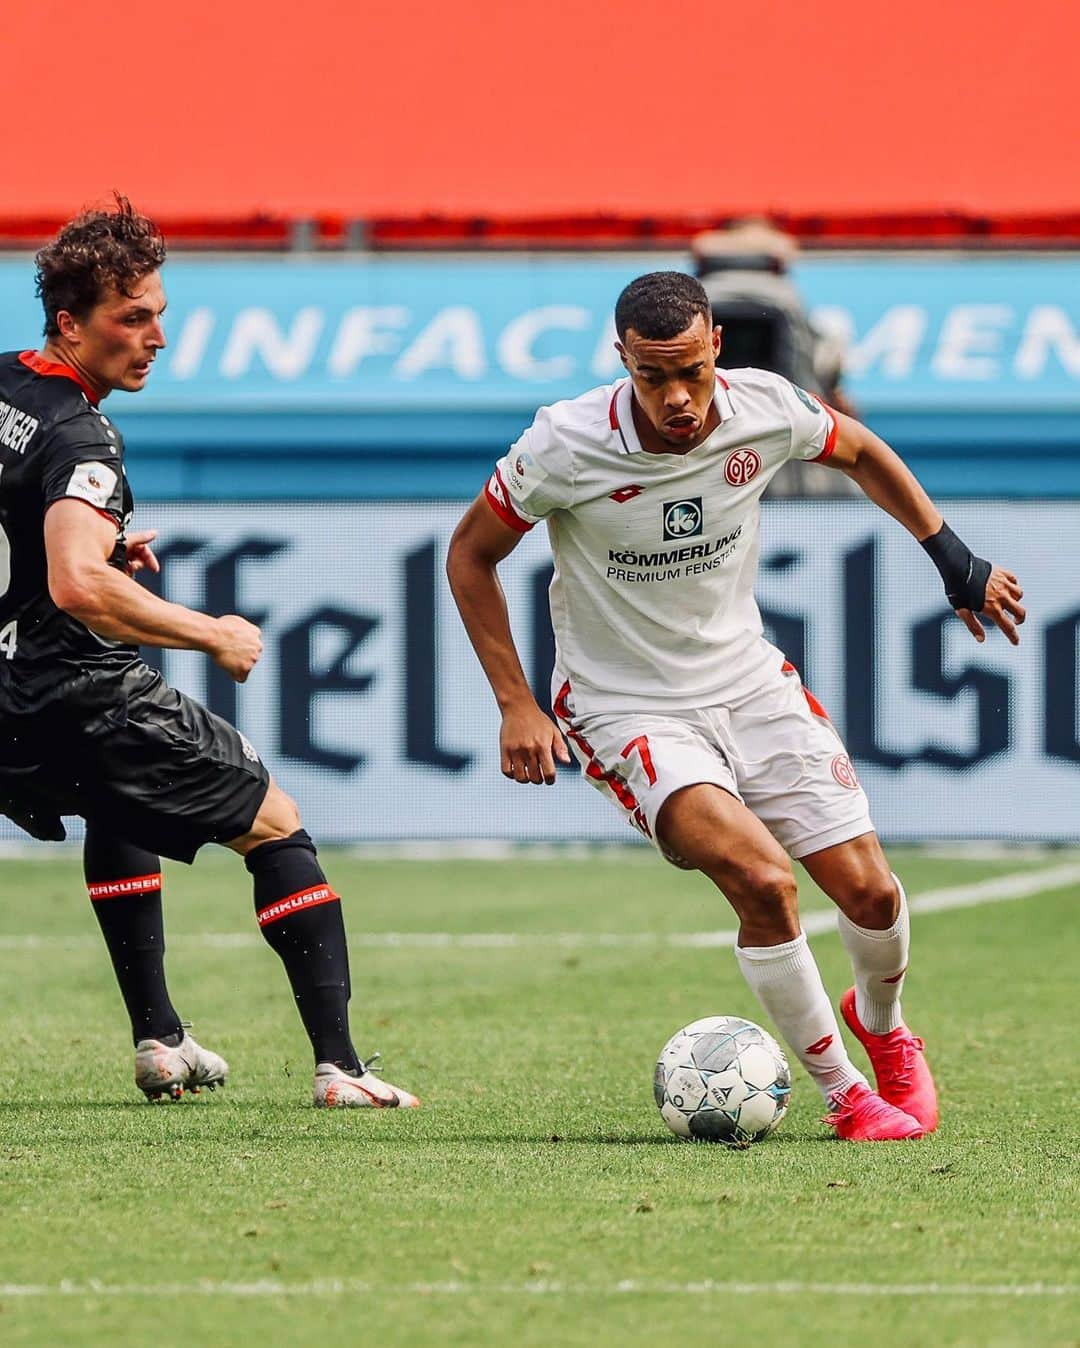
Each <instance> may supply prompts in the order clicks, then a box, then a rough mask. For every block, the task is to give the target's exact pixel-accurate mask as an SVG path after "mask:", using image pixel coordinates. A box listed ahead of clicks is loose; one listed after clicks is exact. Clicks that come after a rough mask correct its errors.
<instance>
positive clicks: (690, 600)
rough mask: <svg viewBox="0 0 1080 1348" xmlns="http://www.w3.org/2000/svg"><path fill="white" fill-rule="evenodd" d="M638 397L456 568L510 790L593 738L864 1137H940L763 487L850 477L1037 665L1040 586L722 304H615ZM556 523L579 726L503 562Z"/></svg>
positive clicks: (564, 458) (621, 795) (596, 421)
mask: <svg viewBox="0 0 1080 1348" xmlns="http://www.w3.org/2000/svg"><path fill="white" fill-rule="evenodd" d="M615 326H616V329H617V332H618V338H619V340H618V350H619V353H620V355H621V357H622V360H623V364H624V365H625V367H626V370H627V374H628V377H627V378H625V379H623V380H620V381H619V382H617V383H615V384H612V385H608V386H606V387H602V388H597V389H593V390H592V391H591V392H588V393H584V394H582V395H581V396H580V397H578V398H573V399H568V400H566V401H564V402H559V403H556V404H555V405H554V406H552V407H545V408H541V409H540V411H539V412H538V413H537V416H536V419H535V420H534V422H533V424H532V425H531V426H530V427H529V428H528V430H526V431H525V433H524V434H523V435H522V436H521V438H520V439H519V440H518V441H517V442H516V443H515V444H514V445H513V446H512V447H511V449H510V450H509V452H508V453H507V454H506V455H505V457H504V458H502V459H500V461H499V462H498V464H497V465H496V468H495V471H494V473H493V474H492V476H491V478H490V480H489V481H488V484H487V486H486V488H485V489H484V491H483V492H481V494H480V495H479V497H478V498H477V499H476V501H475V502H474V503H473V504H472V506H470V508H469V510H468V511H467V512H466V514H465V516H464V518H463V519H462V521H461V523H460V524H459V525H458V528H457V530H456V531H455V533H454V537H453V539H452V540H451V544H450V549H449V554H448V557H447V574H448V576H449V579H450V585H451V588H452V590H453V593H454V598H455V599H456V601H457V604H458V608H459V610H460V612H461V616H462V620H463V621H464V624H465V628H466V630H467V632H468V634H469V638H470V640H471V641H472V644H473V647H474V648H475V650H476V653H477V655H478V657H479V659H480V663H481V665H482V666H483V669H484V672H485V674H486V675H487V677H488V681H489V682H490V684H491V687H492V690H493V691H494V694H495V697H496V700H497V702H498V704H499V707H500V709H501V711H502V726H501V730H500V753H501V761H502V771H503V773H504V775H505V776H507V777H510V778H512V779H513V780H514V781H517V782H522V783H534V784H536V783H544V782H546V783H549V784H550V783H553V782H554V781H555V762H556V760H559V761H561V762H568V761H569V754H568V752H567V748H566V743H565V741H564V739H563V735H565V736H566V738H567V739H568V740H569V741H570V743H571V745H572V746H573V749H574V753H575V755H576V756H577V758H578V760H579V762H580V763H581V765H582V767H583V769H584V772H585V775H586V777H587V779H588V780H589V781H590V782H591V783H592V785H593V786H594V787H596V788H597V789H598V790H599V791H600V792H601V794H602V795H603V796H604V797H605V798H606V799H607V800H608V801H609V802H610V803H611V804H612V805H614V806H615V807H616V808H617V809H618V810H619V811H620V812H621V813H622V814H623V817H624V818H626V819H627V821H628V822H630V823H631V824H633V825H634V826H636V827H637V828H638V829H639V830H640V831H641V832H642V833H643V834H644V835H645V837H647V838H648V839H650V840H651V841H652V843H653V844H654V846H655V847H656V848H657V850H658V851H659V852H660V854H661V855H662V856H663V857H664V858H665V859H666V860H668V861H671V862H672V863H673V864H675V865H677V866H680V867H683V868H686V869H691V870H695V869H696V870H700V871H701V872H702V873H703V874H704V875H706V876H707V877H708V878H709V879H710V880H711V881H712V882H713V883H714V884H715V885H716V886H717V888H718V889H719V890H720V891H721V892H722V893H723V894H724V895H725V897H726V898H727V899H728V901H729V902H730V904H731V906H732V907H733V908H734V910H735V912H736V914H737V915H738V918H739V937H738V947H737V950H736V954H737V958H738V962H739V967H740V969H741V970H742V973H743V976H744V977H745V978H746V981H747V983H748V984H749V986H750V988H751V990H752V991H753V993H754V994H755V996H756V997H757V998H758V1000H759V1001H760V1003H761V1005H762V1006H763V1007H764V1008H765V1010H766V1011H767V1012H768V1014H769V1015H770V1016H771V1018H772V1020H773V1022H774V1023H775V1024H776V1026H777V1027H778V1029H779V1031H780V1033H781V1035H782V1036H783V1038H784V1039H785V1040H786V1041H787V1043H788V1044H789V1045H790V1046H791V1048H792V1050H793V1051H794V1053H795V1054H796V1056H797V1057H798V1058H799V1061H800V1062H801V1063H802V1064H803V1066H804V1067H805V1068H806V1071H807V1072H808V1074H809V1075H810V1077H811V1079H812V1080H813V1081H814V1084H815V1085H816V1086H817V1087H818V1089H819V1090H820V1092H821V1094H822V1097H823V1099H824V1100H825V1101H826V1102H827V1104H828V1106H829V1110H830V1112H829V1115H828V1118H827V1122H828V1123H829V1124H831V1125H832V1126H833V1127H834V1128H835V1129H836V1133H837V1135H838V1136H839V1137H842V1138H846V1139H849V1140H852V1141H879V1140H902V1139H906V1138H917V1137H921V1136H922V1135H923V1134H924V1133H927V1132H932V1131H933V1130H934V1128H936V1127H937V1122H938V1105H937V1094H936V1090H935V1086H934V1081H933V1077H932V1075H931V1073H930V1069H929V1068H928V1066H927V1064H926V1060H925V1058H924V1057H923V1052H922V1049H923V1043H922V1040H921V1039H918V1038H916V1037H915V1035H913V1034H912V1033H911V1031H910V1030H909V1029H908V1027H907V1026H906V1025H905V1024H904V1021H903V1018H902V1015H901V1009H900V994H901V989H902V987H903V982H904V974H905V971H906V969H907V965H908V947H909V927H908V912H907V903H906V900H905V897H904V890H903V886H902V885H901V884H900V881H899V880H898V879H897V877H896V876H895V875H893V874H892V872H891V870H890V868H889V864H888V862H887V861H886V859H885V855H884V852H883V851H882V848H881V844H880V842H879V841H878V837H877V834H876V833H875V831H874V826H873V824H872V822H871V819H870V812H869V805H868V803H867V800H866V796H865V795H864V793H863V791H862V788H861V787H860V785H859V782H858V780H857V778H856V776H855V770H854V768H853V766H852V763H851V760H850V758H849V757H848V755H847V753H846V752H845V751H844V746H843V743H842V742H841V739H840V736H839V734H838V733H837V731H836V729H835V728H834V726H833V725H832V722H831V721H830V720H829V718H828V716H827V714H826V712H825V710H824V708H823V707H822V706H821V704H820V703H819V702H818V701H817V700H816V699H815V698H814V696H813V695H812V694H811V693H810V692H809V691H808V690H804V689H803V686H802V683H801V680H800V678H799V674H798V671H797V670H796V669H795V668H794V666H793V665H791V664H790V663H789V662H788V661H787V660H786V659H785V658H784V655H783V653H782V652H780V651H779V650H777V649H776V647H774V646H772V645H770V643H769V642H767V641H766V640H765V639H764V636H763V631H762V621H761V615H760V613H759V612H758V609H757V605H756V603H755V601H754V581H755V578H756V572H757V561H758V527H759V516H760V511H759V505H758V502H759V500H760V497H761V494H762V491H763V489H764V488H765V486H766V484H767V483H768V482H769V481H770V480H771V479H772V478H773V477H774V475H775V474H776V473H777V472H778V471H779V470H780V469H781V468H782V467H783V466H784V465H785V464H786V463H789V462H791V461H804V462H810V461H814V460H816V461H818V462H819V463H822V464H824V465H826V468H824V469H823V470H822V471H828V469H833V470H838V472H837V475H838V476H839V475H846V476H847V477H848V478H850V479H851V480H852V481H853V482H854V483H855V484H857V486H858V487H859V489H860V490H861V491H862V492H863V493H865V495H866V496H868V497H869V498H870V500H872V501H873V502H874V503H875V504H876V505H877V506H879V507H880V508H881V509H882V510H884V511H886V512H887V513H888V514H890V515H892V516H893V517H894V518H895V519H897V520H898V521H899V522H900V523H901V524H902V525H903V526H904V527H905V528H906V529H907V530H908V531H909V532H910V533H911V534H912V535H913V536H914V537H915V538H916V539H917V540H918V541H919V542H921V544H922V546H923V548H924V549H925V550H926V552H927V553H928V554H929V556H930V557H931V559H932V560H933V562H934V564H935V566H936V567H937V568H938V571H939V573H940V574H941V577H942V580H943V582H944V584H945V591H946V596H947V598H948V600H949V602H950V604H951V605H952V607H953V608H954V609H955V610H956V611H957V612H958V613H959V615H960V617H961V619H962V620H963V622H964V623H965V625H966V626H967V628H968V630H969V631H970V632H971V633H972V635H973V636H974V637H975V639H976V640H978V641H982V640H984V639H985V631H984V628H983V626H982V624H981V623H980V621H979V619H978V618H977V617H976V616H975V615H976V613H980V612H981V613H984V614H985V615H986V617H987V618H988V619H989V620H990V621H992V622H993V623H995V624H996V625H997V626H998V627H999V628H1000V629H1001V630H1002V631H1003V632H1004V633H1005V635H1006V636H1007V637H1008V639H1009V640H1010V641H1011V642H1012V643H1013V644H1014V645H1015V644H1016V643H1017V642H1018V640H1019V638H1018V635H1017V630H1016V628H1017V625H1018V624H1019V623H1022V622H1023V620H1024V610H1023V608H1022V607H1021V606H1020V599H1021V598H1022V593H1021V590H1020V587H1019V585H1018V583H1017V580H1016V577H1015V576H1013V575H1011V574H1010V573H1009V572H1006V571H1003V570H1002V569H1001V568H1000V567H994V566H991V564H990V563H989V562H987V561H984V560H983V559H982V558H979V557H976V556H974V554H973V553H972V552H971V551H970V549H969V548H968V547H967V546H966V545H965V544H964V543H963V542H961V540H960V539H959V538H957V537H956V535H955V534H954V533H953V532H952V530H951V529H950V528H949V527H948V525H947V524H946V523H945V522H944V520H943V519H942V518H941V515H940V514H939V513H938V511H937V509H936V508H935V507H934V505H933V503H932V502H931V501H930V499H929V498H928V497H927V495H926V493H925V492H924V491H923V489H922V487H920V485H919V483H918V482H917V481H916V480H915V478H914V477H913V476H912V474H911V473H910V472H909V470H908V469H907V468H906V467H905V466H904V464H903V462H902V461H901V460H900V459H899V458H898V457H897V455H896V454H894V453H893V451H892V450H891V449H890V448H889V447H888V445H886V444H885V443H884V442H883V441H882V440H880V439H879V438H878V437H877V436H876V435H874V434H873V432H871V431H869V430H867V429H866V427H865V426H862V425H860V424H859V423H858V422H857V421H855V420H853V419H852V418H850V417H847V416H844V415H843V414H842V413H839V412H833V411H831V410H830V409H829V408H827V407H826V406H825V404H824V403H822V402H821V401H819V400H818V399H816V398H815V397H814V396H813V395H812V394H810V393H807V392H806V391H805V390H804V389H802V388H800V387H798V386H797V385H794V384H792V383H790V382H789V381H788V380H787V379H785V378H783V377H782V376H780V375H777V374H773V373H771V372H767V371H762V370H756V369H741V370H727V369H723V370H718V369H717V358H718V356H719V354H720V350H721V334H720V330H719V328H717V327H714V326H713V322H712V311H711V308H710V305H709V300H708V297H707V296H706V294H705V292H704V290H703V289H702V287H701V285H700V284H699V282H697V281H696V280H695V279H694V278H693V277H691V276H687V275H685V274H684V273H682V272H651V273H649V274H648V275H646V276H642V277H639V278H638V279H637V280H635V281H632V282H631V283H630V285H629V286H627V287H626V289H625V290H624V291H623V292H622V294H621V295H620V297H619V300H618V303H617V305H616V308H615ZM541 520H543V521H546V523H547V527H548V536H549V539H550V542H551V549H552V553H553V554H554V560H555V574H554V578H553V580H552V583H551V589H550V598H551V616H552V625H553V627H554V630H555V639H556V662H555V673H554V677H553V681H552V691H553V698H552V706H553V708H554V713H555V717H556V720H555V721H553V720H552V719H550V718H549V717H548V716H546V715H545V714H544V712H543V711H542V710H541V709H540V707H539V706H538V705H537V702H536V699H535V698H534V696H533V694H532V691H531V689H530V688H529V685H528V682H527V680H526V678H525V675H524V673H523V671H522V668H521V662H520V660H519V659H518V655H517V651H516V649H515V646H514V640H513V635H512V633H511V631H510V625H509V620H508V617H507V609H506V602H505V598H504V596H503V593H502V589H501V587H500V585H499V580H498V575H497V568H498V565H499V563H500V562H501V561H502V560H503V559H504V558H505V557H507V556H508V555H509V554H510V553H511V552H512V551H513V550H514V548H515V547H516V546H517V545H518V544H519V543H520V542H521V539H522V538H523V537H524V535H525V534H526V533H527V532H528V531H529V530H530V529H532V528H533V527H534V525H536V524H538V523H539V522H540V521H541ZM789 857H793V858H796V859H798V860H799V861H801V862H802V864H803V866H805V868H806V870H807V871H808V872H809V873H810V875H811V877H812V878H813V879H814V881H816V883H817V884H818V885H819V886H820V887H821V889H822V890H823V891H824V892H825V893H826V894H827V895H828V896H829V898H830V899H832V900H833V902H834V903H835V904H836V905H837V907H838V909H839V910H840V911H839V914H838V922H839V927H840V934H841V937H842V939H843V942H844V945H845V947H846V949H847V952H848V955H849V957H850V959H851V963H852V968H853V971H854V978H855V981H854V986H853V987H852V988H850V989H848V991H847V992H845V993H844V995H843V997H842V999H841V1003H840V1005H841V1011H842V1014H843V1017H844V1019H845V1021H846V1022H847V1024H848V1026H849V1027H850V1029H851V1030H852V1032H853V1033H854V1034H855V1035H856V1037H857V1038H858V1039H859V1041H860V1042H861V1043H862V1044H863V1046H864V1047H865V1048H866V1051H867V1054H868V1056H869V1058H870V1062H871V1065H872V1067H873V1069H874V1073H875V1076H876V1083H877V1092H874V1091H872V1090H871V1089H870V1086H869V1083H868V1082H867V1080H866V1078H865V1077H864V1076H863V1074H862V1073H861V1072H860V1071H859V1070H858V1069H857V1068H856V1067H855V1066H854V1064H853V1063H852V1061H851V1059H850V1058H849V1056H848V1053H847V1050H846V1048H845V1047H844V1043H843V1040H842V1038H841V1035H840V1030H839V1026H838V1023H837V1020H836V1016H835V1014H834V1012H833V1010H832V1007H831V1005H830V1003H829V998H828V995H827V993H826V991H825V987H824V985H823V983H822V980H821V975H820V973H819V972H818V968H817V964H816V962H815V960H814V956H813V954H812V952H811V950H810V947H809V945H808V943H807V940H806V936H805V934H804V933H803V931H802V928H801V924H800V920H799V910H798V897H797V890H796V883H795V876H794V874H793V871H792V866H791V862H790V861H789V859H788V858H789Z"/></svg>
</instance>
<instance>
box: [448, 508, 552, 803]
mask: <svg viewBox="0 0 1080 1348" xmlns="http://www.w3.org/2000/svg"><path fill="white" fill-rule="evenodd" d="M521 538H522V535H521V534H520V533H517V532H516V531H515V530H514V529H511V528H510V526H509V525H507V524H504V523H503V522H502V520H500V519H499V517H498V516H497V515H496V514H495V512H494V511H493V510H492V509H491V507H490V506H489V505H488V503H487V501H486V500H485V499H484V497H483V496H482V495H481V496H478V497H477V498H476V500H475V501H474V502H473V504H472V505H471V506H470V507H469V509H468V510H467V511H466V513H465V515H464V517H463V518H462V520H461V522H460V524H459V525H458V527H457V528H456V529H455V530H454V536H453V538H452V539H451V540H450V547H449V550H448V552H447V557H446V574H447V577H448V579H449V581H450V589H451V590H452V591H453V595H454V600H455V602H456V603H457V606H458V611H459V612H460V613H461V620H462V622H463V623H464V624H465V630H466V632H468V634H469V640H470V641H471V642H472V644H473V649H474V650H475V651H476V654H477V657H478V659H479V661H480V664H481V666H482V667H483V670H484V673H485V674H486V675H487V679H488V682H489V683H490V684H491V688H492V692H493V693H494V694H495V700H496V701H497V702H498V704H499V709H500V711H501V712H502V729H501V731H500V734H499V747H500V752H501V760H502V762H501V766H502V772H503V775H504V776H506V777H511V778H513V780H514V781H516V782H522V783H525V782H532V783H533V784H534V785H539V784H540V783H542V782H543V783H546V784H547V785H549V786H550V785H551V784H552V783H553V782H554V781H555V760H556V759H558V760H559V762H560V763H569V762H570V753H569V750H568V749H567V747H566V744H565V742H564V741H563V738H562V735H561V734H560V733H559V729H558V727H557V726H556V725H555V723H554V721H552V720H551V719H550V718H549V717H547V716H545V715H544V713H543V712H542V711H541V710H540V708H539V706H538V705H537V702H536V698H535V697H533V694H532V689H531V688H530V687H529V683H528V680H527V679H526V678H525V673H524V671H523V670H522V668H521V660H520V658H519V657H518V653H517V648H516V647H515V645H514V638H513V634H512V633H511V631H510V619H509V616H508V614H507V610H506V596H505V595H504V593H503V588H502V585H501V584H500V583H499V577H498V573H497V567H498V565H499V563H500V562H501V561H502V560H503V558H505V557H508V556H509V555H510V553H511V552H513V550H514V548H516V547H517V545H518V544H519V543H520V542H521Z"/></svg>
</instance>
